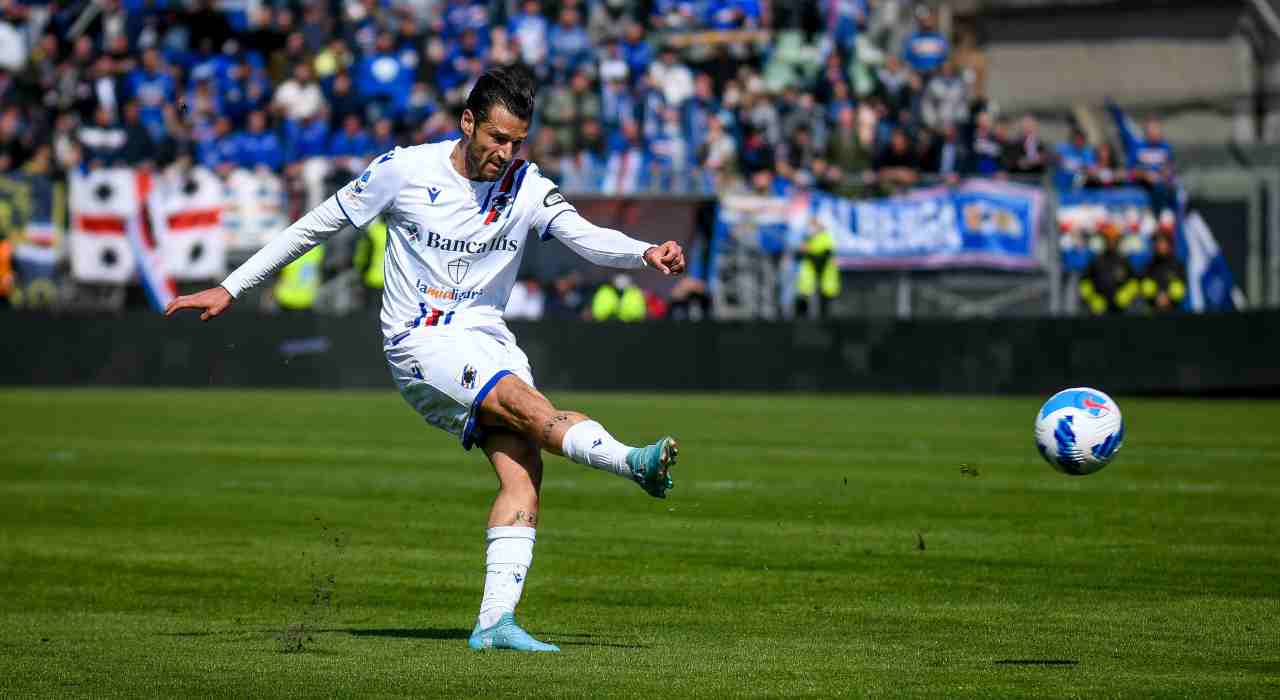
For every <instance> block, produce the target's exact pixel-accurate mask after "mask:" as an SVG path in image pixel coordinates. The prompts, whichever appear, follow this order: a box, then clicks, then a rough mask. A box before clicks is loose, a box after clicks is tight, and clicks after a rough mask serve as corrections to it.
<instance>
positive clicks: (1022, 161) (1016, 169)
mask: <svg viewBox="0 0 1280 700" xmlns="http://www.w3.org/2000/svg"><path fill="white" fill-rule="evenodd" d="M1008 157H1009V172H1011V173H1015V174H1019V175H1042V174H1044V170H1045V161H1046V158H1045V148H1044V143H1042V142H1041V141H1040V123H1039V122H1037V121H1036V118H1035V117H1033V116H1031V115H1030V114H1028V115H1026V116H1024V117H1023V118H1022V132H1021V133H1020V134H1019V135H1018V141H1017V142H1016V143H1014V144H1013V145H1012V147H1011V148H1010V149H1009V155H1008Z"/></svg>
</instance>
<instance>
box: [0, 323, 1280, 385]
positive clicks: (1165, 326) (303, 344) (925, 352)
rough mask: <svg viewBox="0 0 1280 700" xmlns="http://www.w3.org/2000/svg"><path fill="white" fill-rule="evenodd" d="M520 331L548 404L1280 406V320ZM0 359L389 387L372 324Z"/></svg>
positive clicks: (145, 341) (41, 337)
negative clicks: (803, 400)
mask: <svg viewBox="0 0 1280 700" xmlns="http://www.w3.org/2000/svg"><path fill="white" fill-rule="evenodd" d="M512 329H513V330H514V331H515V333H516V335H517V336H518V337H519V338H520V342H521V345H522V347H523V348H524V349H525V351H526V352H527V353H528V355H529V359H530V361H531V362H532V364H533V371H534V377H535V378H536V379H537V380H538V383H539V385H540V386H542V387H543V388H547V389H609V390H637V391H644V390H674V391H791V390H794V391H921V392H933V391H943V392H978V393H1001V392H1036V393H1044V392H1049V391H1053V390H1056V389H1059V388H1062V387H1066V386H1075V385H1093V386H1096V387H1098V388H1100V389H1103V390H1104V391H1108V392H1114V393H1136V392H1142V393H1217V394H1272V393H1280V332H1277V329H1280V313H1276V312H1268V313H1245V314H1231V315H1213V316H1200V317H1191V316H1182V317H1177V318H1116V319H1075V320H1052V319H1043V320H1000V321H912V322H901V321H892V320H865V321H856V322H853V321H851V322H843V323H832V324H826V325H819V324H813V323H796V324H781V323H777V324H764V323H734V324H711V323H707V324H673V323H650V324H639V325H623V324H590V323H577V322H571V323H550V322H543V323H516V324H512ZM422 332H430V330H429V329H424V330H423V331H422ZM0 350H2V351H3V357H4V363H3V368H2V369H0V383H3V384H18V385H23V384H27V385H29V384H46V385H121V384H134V385H147V386H161V385H177V386H218V387H226V386H299V387H303V386H305V387H373V388H381V389H388V390H390V389H391V387H392V384H391V380H390V377H389V375H388V373H387V370H386V365H385V363H384V360H383V356H382V351H381V338H380V334H379V331H378V324H377V321H376V319H375V318H373V317H364V316H360V317H343V318H331V317H318V316H311V315H306V316H280V317H270V318H264V317H259V316H256V315H254V314H251V313H243V314H234V313H233V314H231V315H229V316H226V317H223V318H222V319H219V320H217V321H214V322H211V323H200V322H199V321H197V320H196V319H195V317H194V316H188V317H183V318H178V319H173V320H169V321H166V320H164V319H162V318H160V317H159V316H156V315H153V314H144V313H137V314H129V315H125V316H123V317H118V318H93V319H71V318H48V317H44V316H36V315H24V314H15V313H6V314H3V315H0Z"/></svg>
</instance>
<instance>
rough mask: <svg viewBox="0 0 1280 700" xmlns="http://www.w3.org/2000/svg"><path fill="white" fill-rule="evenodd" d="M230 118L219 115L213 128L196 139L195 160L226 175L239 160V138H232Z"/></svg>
mask: <svg viewBox="0 0 1280 700" xmlns="http://www.w3.org/2000/svg"><path fill="white" fill-rule="evenodd" d="M232 134H233V132H232V127H231V120H230V119H228V118H226V117H219V118H218V120H217V121H216V122H215V123H214V127H213V130H212V131H210V132H208V133H207V134H204V135H202V137H201V138H200V139H199V140H197V141H196V144H195V149H196V162H198V163H199V164H201V165H203V166H204V167H206V168H210V169H212V170H214V171H216V172H217V173H218V174H219V175H222V176H223V177H226V175H227V174H228V173H230V172H231V171H232V170H233V169H234V168H235V167H236V165H237V163H238V162H239V152H238V151H239V144H240V142H239V140H238V139H235V138H233V135H232Z"/></svg>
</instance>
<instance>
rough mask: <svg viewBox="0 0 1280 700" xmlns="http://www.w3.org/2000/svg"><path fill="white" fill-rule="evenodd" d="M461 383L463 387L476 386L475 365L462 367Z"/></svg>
mask: <svg viewBox="0 0 1280 700" xmlns="http://www.w3.org/2000/svg"><path fill="white" fill-rule="evenodd" d="M461 384H462V388H463V389H474V388H476V368H475V367H472V366H471V365H466V366H465V367H463V368H462V380H461Z"/></svg>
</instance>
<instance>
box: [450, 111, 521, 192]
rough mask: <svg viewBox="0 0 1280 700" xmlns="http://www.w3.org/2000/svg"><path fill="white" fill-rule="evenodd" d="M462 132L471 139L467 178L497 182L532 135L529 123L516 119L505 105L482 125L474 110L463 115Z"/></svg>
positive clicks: (490, 115)
mask: <svg viewBox="0 0 1280 700" xmlns="http://www.w3.org/2000/svg"><path fill="white" fill-rule="evenodd" d="M468 125H469V126H470V129H468V128H467V127H468ZM462 132H463V134H465V135H466V136H467V137H468V139H467V149H466V156H467V164H466V165H467V177H469V178H471V179H473V180H496V179H498V176H499V175H501V174H502V171H504V170H506V168H507V163H509V162H511V159H512V158H515V157H516V154H517V153H519V152H520V147H521V146H523V145H524V140H525V138H526V137H528V135H529V122H526V121H524V120H523V119H520V118H518V117H516V116H515V115H513V114H512V113H511V112H510V111H508V110H507V108H506V107H503V106H502V105H494V106H493V107H492V108H490V109H489V114H488V115H487V116H486V117H485V119H484V121H482V122H475V121H474V120H473V119H472V115H471V112H470V110H467V111H465V112H463V114H462Z"/></svg>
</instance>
